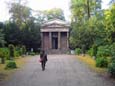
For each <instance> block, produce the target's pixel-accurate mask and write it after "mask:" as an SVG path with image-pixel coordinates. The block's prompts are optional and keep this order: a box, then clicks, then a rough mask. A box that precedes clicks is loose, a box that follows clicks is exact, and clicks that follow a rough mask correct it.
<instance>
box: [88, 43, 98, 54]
mask: <svg viewBox="0 0 115 86" xmlns="http://www.w3.org/2000/svg"><path fill="white" fill-rule="evenodd" d="M88 54H89V55H90V56H96V54H97V46H96V45H93V46H92V47H91V48H90V49H89V50H88Z"/></svg>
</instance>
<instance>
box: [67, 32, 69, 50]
mask: <svg viewBox="0 0 115 86" xmlns="http://www.w3.org/2000/svg"><path fill="white" fill-rule="evenodd" d="M67 49H69V32H67Z"/></svg>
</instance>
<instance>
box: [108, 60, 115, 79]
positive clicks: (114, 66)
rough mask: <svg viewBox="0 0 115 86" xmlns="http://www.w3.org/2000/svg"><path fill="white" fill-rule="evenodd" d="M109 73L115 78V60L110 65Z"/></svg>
mask: <svg viewBox="0 0 115 86" xmlns="http://www.w3.org/2000/svg"><path fill="white" fill-rule="evenodd" d="M108 71H109V73H110V74H111V75H112V77H115V60H114V61H112V63H111V64H109V66H108Z"/></svg>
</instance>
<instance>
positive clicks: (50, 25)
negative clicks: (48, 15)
mask: <svg viewBox="0 0 115 86" xmlns="http://www.w3.org/2000/svg"><path fill="white" fill-rule="evenodd" d="M44 27H48V28H58V27H66V25H63V24H57V23H53V24H48V25H45V26H44Z"/></svg>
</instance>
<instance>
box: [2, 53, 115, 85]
mask: <svg viewBox="0 0 115 86" xmlns="http://www.w3.org/2000/svg"><path fill="white" fill-rule="evenodd" d="M38 58H39V56H34V57H33V58H31V59H30V60H29V61H28V63H27V64H26V65H25V66H24V67H23V68H22V69H21V70H19V71H17V72H16V73H14V74H13V75H12V77H10V78H9V79H8V80H6V81H3V82H1V83H0V86H115V82H114V81H111V80H109V79H107V78H103V77H102V76H100V75H99V74H98V73H96V72H93V71H91V70H90V69H89V68H88V67H87V66H86V65H85V64H84V63H82V62H81V61H80V60H79V59H78V58H76V56H74V55H48V62H47V64H46V70H45V71H42V69H41V65H40V63H39V62H38Z"/></svg>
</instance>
